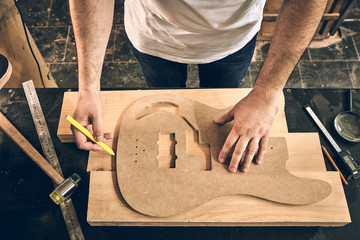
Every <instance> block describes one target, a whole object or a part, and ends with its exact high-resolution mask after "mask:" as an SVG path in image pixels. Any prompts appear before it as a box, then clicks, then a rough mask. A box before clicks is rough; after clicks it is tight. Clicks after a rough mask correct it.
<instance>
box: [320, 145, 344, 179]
mask: <svg viewBox="0 0 360 240" xmlns="http://www.w3.org/2000/svg"><path fill="white" fill-rule="evenodd" d="M321 147H322V150H323V151H324V153H325V155H326V156H327V158H328V159H329V161H330V162H331V164H332V165H333V167H334V168H335V169H336V170H337V171H338V172H339V173H340V177H341V180H342V181H343V183H344V184H345V185H348V182H347V181H346V179H345V178H344V176H343V175H342V173H341V172H340V170H339V168H338V167H337V166H336V164H335V162H334V160H333V159H332V158H331V156H330V154H329V153H328V151H327V150H326V148H325V147H324V146H321Z"/></svg>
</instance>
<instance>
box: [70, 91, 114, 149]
mask: <svg viewBox="0 0 360 240" xmlns="http://www.w3.org/2000/svg"><path fill="white" fill-rule="evenodd" d="M73 115H74V116H73V117H74V119H75V120H76V121H78V122H79V123H80V124H81V125H83V126H84V127H85V128H86V129H87V130H89V131H90V132H91V133H92V134H93V135H94V138H95V140H96V141H98V142H105V141H106V140H108V139H111V138H113V134H112V133H105V134H104V132H103V115H104V107H103V103H102V100H101V96H100V92H98V91H96V92H79V98H78V103H77V106H76V109H75V112H74V114H73ZM71 130H72V131H73V134H74V137H75V141H76V145H77V147H78V148H79V149H83V150H95V151H99V150H102V148H101V147H100V146H99V145H98V144H95V143H94V142H92V141H91V140H90V139H88V138H87V137H86V136H85V135H84V134H83V133H81V132H80V131H79V130H77V129H76V128H74V127H71Z"/></svg>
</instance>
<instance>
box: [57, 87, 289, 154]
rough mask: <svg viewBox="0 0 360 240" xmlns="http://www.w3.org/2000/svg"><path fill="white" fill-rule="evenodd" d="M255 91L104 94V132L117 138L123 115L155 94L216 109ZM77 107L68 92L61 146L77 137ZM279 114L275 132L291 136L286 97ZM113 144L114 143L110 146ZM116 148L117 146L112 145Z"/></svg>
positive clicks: (74, 97) (172, 91)
mask: <svg viewBox="0 0 360 240" xmlns="http://www.w3.org/2000/svg"><path fill="white" fill-rule="evenodd" d="M250 91H251V89H247V88H234V89H181V90H129V91H102V92H101V97H102V100H103V103H104V119H103V122H104V131H105V132H112V133H114V134H115V135H116V134H117V132H118V131H119V126H120V125H119V124H120V123H121V118H122V114H123V113H124V111H125V110H126V109H127V108H128V107H129V106H130V105H131V104H132V103H133V102H135V101H136V100H138V99H140V98H142V97H146V96H150V95H155V94H174V95H179V96H182V97H185V98H189V99H192V100H195V101H198V102H201V103H203V104H206V105H208V106H211V107H214V108H229V107H233V106H234V105H235V104H236V103H237V102H238V101H239V100H241V99H242V98H244V97H245V96H246V95H247V94H248V93H249V92H250ZM76 103H77V92H66V93H65V94H64V99H63V104H62V108H61V115H60V121H59V127H58V132H57V135H58V137H59V139H60V140H61V142H73V141H74V137H73V135H72V132H71V130H70V123H69V122H67V121H66V120H65V116H66V115H67V114H69V115H72V114H73V112H74V110H75V107H76ZM277 107H278V113H277V114H276V116H275V119H274V123H273V127H272V129H271V132H276V133H287V132H288V129H287V124H286V118H285V112H284V96H283V95H282V96H281V97H280V99H279V102H278V105H277ZM109 144H110V143H109ZM110 146H113V147H115V146H114V144H112V145H110Z"/></svg>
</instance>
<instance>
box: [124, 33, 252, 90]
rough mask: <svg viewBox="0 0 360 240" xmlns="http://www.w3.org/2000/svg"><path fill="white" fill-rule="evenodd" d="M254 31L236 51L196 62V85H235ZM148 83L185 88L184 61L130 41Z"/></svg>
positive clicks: (244, 66)
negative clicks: (143, 50)
mask: <svg viewBox="0 0 360 240" xmlns="http://www.w3.org/2000/svg"><path fill="white" fill-rule="evenodd" d="M255 43H256V35H255V37H254V38H253V39H251V41H250V42H249V43H247V45H245V46H244V47H243V48H242V49H240V50H239V51H237V52H235V53H233V54H231V55H229V56H227V57H225V58H223V59H220V60H217V61H214V62H211V63H206V64H198V68H199V79H200V88H237V87H239V85H240V83H241V81H242V79H243V77H244V76H245V74H246V71H247V69H248V68H249V65H250V62H251V58H252V55H253V53H254V49H255ZM130 48H131V51H132V54H133V55H134V57H135V58H136V59H137V61H138V63H139V64H140V68H141V70H142V72H143V74H144V77H145V80H146V82H147V84H148V86H149V87H155V88H185V87H186V78H187V64H184V63H178V62H172V61H169V60H165V59H162V58H159V57H155V56H152V55H148V54H145V53H141V52H139V51H138V50H136V49H135V48H134V46H132V44H130Z"/></svg>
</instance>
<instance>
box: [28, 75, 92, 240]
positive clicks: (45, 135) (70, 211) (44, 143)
mask: <svg viewBox="0 0 360 240" xmlns="http://www.w3.org/2000/svg"><path fill="white" fill-rule="evenodd" d="M22 85H23V88H24V91H25V96H26V99H27V102H28V105H29V108H30V112H31V115H32V118H33V120H34V124H35V128H36V132H37V134H38V136H39V140H40V143H41V148H42V150H43V153H44V157H45V159H46V160H47V161H48V162H49V163H50V165H51V166H52V167H53V168H54V169H55V170H56V171H57V172H58V173H59V174H60V175H61V176H63V173H62V170H61V167H60V163H59V160H58V158H57V156H56V152H55V148H54V144H53V142H52V140H51V136H50V132H49V129H48V127H47V124H46V120H45V117H44V114H43V111H42V109H41V105H40V102H39V99H38V96H37V94H36V90H35V87H34V84H33V82H32V80H30V81H27V82H24V83H23V84H22ZM54 186H55V184H54ZM60 208H61V212H62V214H63V217H64V220H65V224H66V228H67V230H68V232H69V236H70V239H72V240H73V239H77V240H81V239H85V238H84V235H83V233H82V230H81V227H80V224H79V221H78V218H77V216H76V212H75V208H74V205H73V203H72V201H71V199H68V200H67V201H65V202H64V203H62V204H60Z"/></svg>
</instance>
